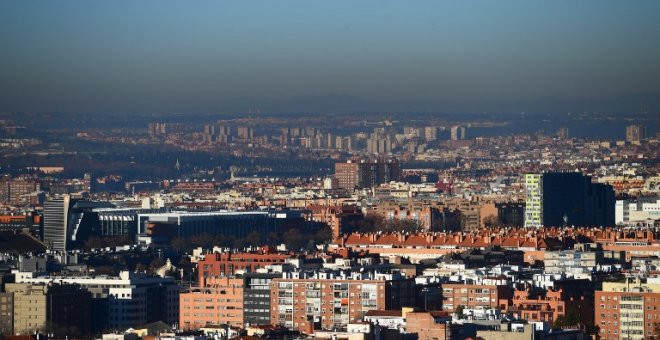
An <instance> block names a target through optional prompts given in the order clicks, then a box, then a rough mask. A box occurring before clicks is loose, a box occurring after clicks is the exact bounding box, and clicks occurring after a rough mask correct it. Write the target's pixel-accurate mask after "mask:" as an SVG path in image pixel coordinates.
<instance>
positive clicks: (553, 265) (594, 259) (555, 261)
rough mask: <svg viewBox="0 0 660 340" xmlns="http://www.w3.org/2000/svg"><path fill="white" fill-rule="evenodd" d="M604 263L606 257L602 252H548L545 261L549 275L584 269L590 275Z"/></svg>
mask: <svg viewBox="0 0 660 340" xmlns="http://www.w3.org/2000/svg"><path fill="white" fill-rule="evenodd" d="M603 262H604V257H603V252H601V251H577V250H562V251H546V252H545V258H544V259H543V263H544V265H545V272H546V273H549V274H557V273H567V272H571V271H572V270H574V269H582V270H583V271H585V272H589V273H590V272H592V271H595V270H596V269H597V266H598V265H602V264H603Z"/></svg>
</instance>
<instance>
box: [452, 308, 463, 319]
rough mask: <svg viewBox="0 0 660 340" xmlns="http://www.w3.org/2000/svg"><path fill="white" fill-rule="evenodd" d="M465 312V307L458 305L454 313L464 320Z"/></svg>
mask: <svg viewBox="0 0 660 340" xmlns="http://www.w3.org/2000/svg"><path fill="white" fill-rule="evenodd" d="M464 310H465V306H463V305H458V306H456V309H455V310H454V313H456V315H458V317H459V318H463V311H464Z"/></svg>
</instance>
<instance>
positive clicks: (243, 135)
mask: <svg viewBox="0 0 660 340" xmlns="http://www.w3.org/2000/svg"><path fill="white" fill-rule="evenodd" d="M236 133H237V135H238V138H239V139H241V140H244V141H248V140H251V139H252V138H254V129H253V128H252V127H249V126H239V127H238V130H237V132H236Z"/></svg>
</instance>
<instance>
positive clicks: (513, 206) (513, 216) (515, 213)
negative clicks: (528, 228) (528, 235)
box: [495, 203, 525, 227]
mask: <svg viewBox="0 0 660 340" xmlns="http://www.w3.org/2000/svg"><path fill="white" fill-rule="evenodd" d="M495 207H497V217H498V219H499V221H500V224H502V225H504V226H507V227H522V226H524V225H525V203H497V204H495Z"/></svg>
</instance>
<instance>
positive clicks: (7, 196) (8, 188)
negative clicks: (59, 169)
mask: <svg viewBox="0 0 660 340" xmlns="http://www.w3.org/2000/svg"><path fill="white" fill-rule="evenodd" d="M39 190H41V184H40V183H39V181H37V180H35V179H29V178H15V179H6V180H2V181H0V203H4V204H12V205H20V204H25V203H30V201H29V200H28V199H26V197H25V196H26V195H29V194H32V193H35V192H37V191H39Z"/></svg>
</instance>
